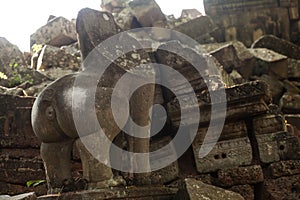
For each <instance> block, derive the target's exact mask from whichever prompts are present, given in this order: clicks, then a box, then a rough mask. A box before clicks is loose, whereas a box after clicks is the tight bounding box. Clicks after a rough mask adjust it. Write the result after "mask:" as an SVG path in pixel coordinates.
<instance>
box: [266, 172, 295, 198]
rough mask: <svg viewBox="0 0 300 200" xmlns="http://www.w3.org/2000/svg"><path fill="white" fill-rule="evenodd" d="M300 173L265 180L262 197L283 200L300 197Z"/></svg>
mask: <svg viewBox="0 0 300 200" xmlns="http://www.w3.org/2000/svg"><path fill="white" fill-rule="evenodd" d="M299 183H300V175H296V176H288V177H281V178H278V179H268V180H266V181H265V182H264V192H263V197H262V199H272V200H281V199H283V197H284V199H291V200H292V199H299V198H300V195H299V194H300V186H299Z"/></svg>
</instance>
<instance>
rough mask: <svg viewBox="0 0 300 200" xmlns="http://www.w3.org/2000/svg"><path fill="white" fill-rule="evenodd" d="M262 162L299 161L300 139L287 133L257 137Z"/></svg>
mask: <svg viewBox="0 0 300 200" xmlns="http://www.w3.org/2000/svg"><path fill="white" fill-rule="evenodd" d="M256 140H257V143H258V149H259V155H260V160H261V162H263V163H273V162H278V161H280V160H290V159H299V156H300V148H299V142H298V138H296V137H294V136H291V135H289V134H288V133H287V132H279V133H272V134H264V135H256Z"/></svg>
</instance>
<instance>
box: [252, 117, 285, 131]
mask: <svg viewBox="0 0 300 200" xmlns="http://www.w3.org/2000/svg"><path fill="white" fill-rule="evenodd" d="M253 129H254V133H255V134H256V135H262V134H268V133H276V132H284V131H286V130H287V128H286V124H285V121H284V118H283V116H281V115H261V116H258V117H255V118H254V119H253Z"/></svg>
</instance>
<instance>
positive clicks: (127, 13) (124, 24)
mask: <svg viewBox="0 0 300 200" xmlns="http://www.w3.org/2000/svg"><path fill="white" fill-rule="evenodd" d="M114 18H115V21H116V23H117V24H118V25H119V27H120V28H121V29H122V30H124V31H126V30H130V29H134V28H139V27H140V26H141V25H140V24H139V22H138V21H137V19H136V17H135V16H134V15H133V14H132V12H131V10H130V9H129V8H128V7H126V8H124V9H123V10H122V11H121V12H119V13H116V14H114Z"/></svg>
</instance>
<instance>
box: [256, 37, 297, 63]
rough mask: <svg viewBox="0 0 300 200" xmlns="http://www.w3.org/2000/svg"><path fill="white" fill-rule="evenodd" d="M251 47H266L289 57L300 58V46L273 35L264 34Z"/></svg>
mask: <svg viewBox="0 0 300 200" xmlns="http://www.w3.org/2000/svg"><path fill="white" fill-rule="evenodd" d="M251 48H266V49H269V50H272V51H275V52H277V53H280V54H282V55H285V56H287V57H289V58H293V59H296V60H299V59H300V47H299V46H297V45H295V44H293V43H291V42H289V41H287V40H284V39H280V38H278V37H276V36H273V35H264V36H262V37H260V38H259V39H257V40H256V41H255V42H254V43H253V44H252V46H251Z"/></svg>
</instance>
